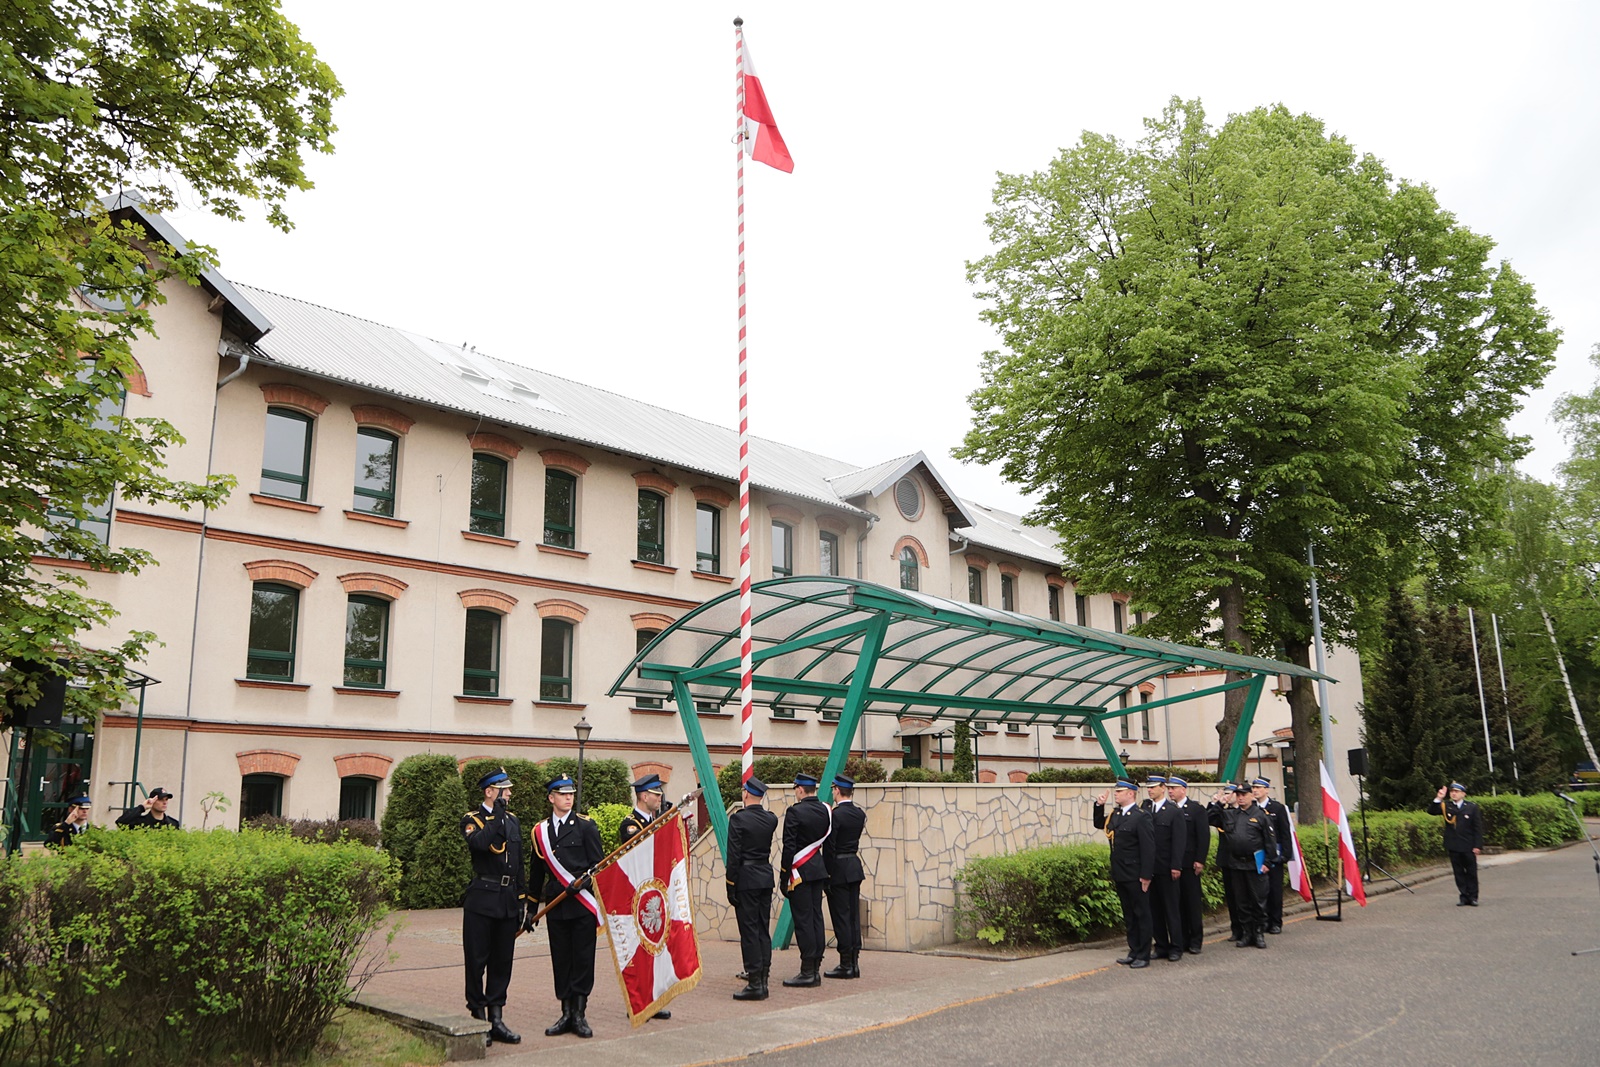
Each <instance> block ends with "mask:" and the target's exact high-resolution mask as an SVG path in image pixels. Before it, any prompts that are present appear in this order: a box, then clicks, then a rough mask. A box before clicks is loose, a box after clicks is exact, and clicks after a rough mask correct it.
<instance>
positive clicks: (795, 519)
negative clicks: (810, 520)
mask: <svg viewBox="0 0 1600 1067" xmlns="http://www.w3.org/2000/svg"><path fill="white" fill-rule="evenodd" d="M767 514H768V515H770V516H771V517H772V521H773V522H784V523H788V524H789V525H790V526H799V525H800V523H801V521H802V520H803V519H804V518H805V516H804V515H803V514H801V512H800V509H799V508H791V507H790V506H789V505H787V504H768V505H767Z"/></svg>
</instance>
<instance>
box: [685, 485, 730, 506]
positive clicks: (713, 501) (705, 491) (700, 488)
mask: <svg viewBox="0 0 1600 1067" xmlns="http://www.w3.org/2000/svg"><path fill="white" fill-rule="evenodd" d="M689 491H690V492H691V493H693V494H694V499H695V502H696V503H700V504H710V505H712V506H713V507H719V508H725V507H728V506H729V505H730V504H732V503H733V495H732V494H731V493H729V492H728V491H727V490H725V489H718V488H717V487H716V486H714V485H697V486H695V487H694V488H693V489H691V490H689Z"/></svg>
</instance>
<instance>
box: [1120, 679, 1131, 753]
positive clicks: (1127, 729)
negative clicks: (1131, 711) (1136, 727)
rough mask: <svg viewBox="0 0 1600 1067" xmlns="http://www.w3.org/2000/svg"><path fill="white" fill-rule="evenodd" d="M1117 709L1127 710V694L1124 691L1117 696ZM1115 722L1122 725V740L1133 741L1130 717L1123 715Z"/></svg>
mask: <svg viewBox="0 0 1600 1067" xmlns="http://www.w3.org/2000/svg"><path fill="white" fill-rule="evenodd" d="M1117 707H1118V708H1119V709H1120V710H1122V711H1126V710H1128V694H1127V692H1126V691H1123V692H1121V693H1118V694H1117ZM1117 721H1118V722H1119V723H1121V724H1122V740H1124V741H1131V740H1133V722H1132V716H1129V715H1124V716H1122V717H1121V718H1120V719H1118V720H1117Z"/></svg>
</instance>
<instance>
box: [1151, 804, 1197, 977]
mask: <svg viewBox="0 0 1600 1067" xmlns="http://www.w3.org/2000/svg"><path fill="white" fill-rule="evenodd" d="M1145 785H1146V786H1148V787H1153V789H1152V795H1151V798H1150V800H1148V801H1147V802H1146V804H1147V807H1146V808H1145V810H1146V811H1148V812H1149V813H1150V823H1151V826H1152V829H1153V831H1154V837H1155V846H1156V875H1155V878H1154V879H1153V880H1152V881H1151V882H1150V916H1151V919H1152V921H1153V926H1152V931H1151V932H1152V935H1153V938H1154V940H1155V954H1156V955H1157V956H1160V957H1164V958H1166V959H1168V960H1170V961H1172V962H1173V963H1176V962H1178V961H1179V960H1181V959H1183V950H1184V946H1185V941H1184V936H1183V909H1182V904H1181V899H1180V895H1181V892H1182V879H1183V868H1184V863H1185V860H1186V858H1187V856H1188V854H1189V824H1188V822H1187V820H1185V819H1184V817H1183V812H1182V811H1180V810H1179V809H1178V805H1177V804H1175V803H1173V802H1172V801H1171V800H1168V799H1167V779H1166V777H1165V776H1164V775H1159V774H1152V775H1151V776H1150V777H1149V778H1148V779H1147V780H1146V782H1145ZM1156 792H1159V794H1160V795H1159V796H1158V795H1155V794H1156Z"/></svg>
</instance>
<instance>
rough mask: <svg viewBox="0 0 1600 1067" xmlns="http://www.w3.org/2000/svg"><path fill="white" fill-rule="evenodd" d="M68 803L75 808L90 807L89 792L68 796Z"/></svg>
mask: <svg viewBox="0 0 1600 1067" xmlns="http://www.w3.org/2000/svg"><path fill="white" fill-rule="evenodd" d="M67 804H68V805H69V806H71V807H74V808H87V807H89V794H88V793H79V794H78V795H77V796H75V797H69V798H67Z"/></svg>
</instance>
